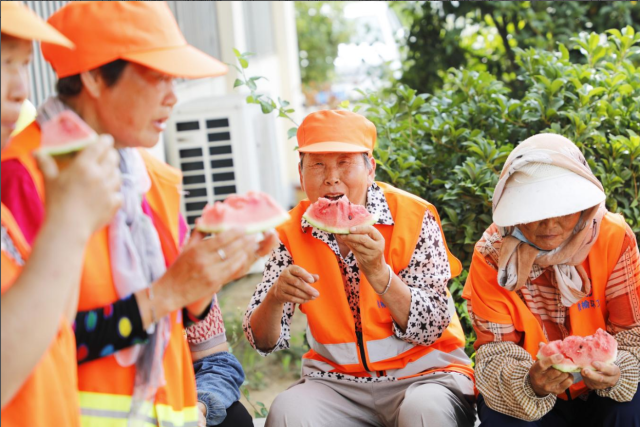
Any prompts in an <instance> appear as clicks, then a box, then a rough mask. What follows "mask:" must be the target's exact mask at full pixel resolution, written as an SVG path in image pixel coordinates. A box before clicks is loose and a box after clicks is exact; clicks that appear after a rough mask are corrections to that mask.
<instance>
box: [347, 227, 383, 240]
mask: <svg viewBox="0 0 640 427" xmlns="http://www.w3.org/2000/svg"><path fill="white" fill-rule="evenodd" d="M349 233H350V234H349V235H367V236H369V237H370V238H371V239H373V240H374V241H378V240H380V239H382V238H383V237H382V234H380V232H379V231H378V230H376V228H375V227H374V226H372V225H359V226H357V227H351V228H350V229H349Z"/></svg>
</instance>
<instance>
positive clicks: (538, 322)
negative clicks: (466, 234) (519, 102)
mask: <svg viewBox="0 0 640 427" xmlns="http://www.w3.org/2000/svg"><path fill="white" fill-rule="evenodd" d="M604 201H605V194H604V191H603V187H602V184H601V183H600V182H599V181H598V179H597V178H596V177H595V175H594V174H593V173H592V171H591V169H590V168H589V166H588V163H587V162H586V160H585V158H584V156H583V155H582V153H581V152H580V150H579V149H578V148H577V147H576V146H575V145H574V144H573V143H572V142H571V141H569V140H568V139H567V138H564V137H562V136H560V135H555V134H540V135H536V136H533V137H531V138H529V139H527V140H525V141H524V142H522V143H521V144H520V145H518V147H517V148H515V149H514V150H513V152H512V153H511V155H510V156H509V158H508V159H507V161H506V163H505V165H504V168H503V170H502V174H501V175H500V181H499V182H498V185H497V186H496V189H495V192H494V196H493V221H494V223H493V224H492V225H491V226H490V227H489V228H488V229H487V230H486V231H485V233H484V235H483V236H482V239H481V240H480V241H479V242H478V243H477V244H476V247H475V252H474V255H473V261H472V263H471V269H470V272H469V276H468V279H467V283H466V285H465V289H464V293H463V296H464V297H465V298H466V299H467V300H468V309H469V313H470V315H471V318H472V320H473V324H474V328H475V331H476V333H477V336H478V339H477V341H476V343H475V347H476V349H477V353H476V386H477V389H478V391H479V393H480V397H479V403H478V411H479V415H480V420H481V421H482V425H483V426H502V425H509V426H538V425H554V426H571V425H581V426H594V427H595V426H598V427H603V426H604V427H608V426H620V427H622V426H624V427H639V426H640V396H639V393H637V389H638V382H639V381H640V256H639V255H638V245H637V242H636V237H635V236H634V234H633V231H632V230H631V228H630V227H629V226H628V225H627V223H626V222H625V221H624V219H623V218H622V216H621V215H617V214H613V213H611V212H608V211H607V209H606V208H605V203H604ZM605 330H606V331H607V332H608V333H610V334H612V335H613V336H614V337H613V338H612V337H611V336H610V335H609V334H608V333H607V332H605ZM560 340H563V341H560ZM550 341H554V342H551V343H550ZM616 348H617V352H616ZM536 356H537V357H536ZM574 371H577V373H576V374H572V373H571V372H574Z"/></svg>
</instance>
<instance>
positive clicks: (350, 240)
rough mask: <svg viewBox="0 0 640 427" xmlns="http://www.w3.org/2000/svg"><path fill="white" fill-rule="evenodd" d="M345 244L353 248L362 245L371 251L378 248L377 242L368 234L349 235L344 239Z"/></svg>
mask: <svg viewBox="0 0 640 427" xmlns="http://www.w3.org/2000/svg"><path fill="white" fill-rule="evenodd" d="M344 242H345V243H347V244H350V245H352V246H355V245H360V246H364V247H366V248H370V249H373V248H375V247H376V241H375V240H373V239H372V238H371V236H369V235H368V234H349V235H347V236H345V237H344Z"/></svg>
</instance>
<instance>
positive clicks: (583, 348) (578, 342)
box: [537, 329, 618, 372]
mask: <svg viewBox="0 0 640 427" xmlns="http://www.w3.org/2000/svg"><path fill="white" fill-rule="evenodd" d="M558 353H560V354H562V355H563V356H564V360H563V361H562V362H560V363H557V364H555V365H553V367H554V368H556V369H557V370H559V371H562V372H580V371H581V370H582V369H584V368H592V367H593V366H592V363H593V362H602V363H607V364H611V363H613V362H614V361H615V360H616V356H617V355H618V343H617V341H616V340H615V338H614V337H613V336H611V335H610V334H609V333H607V332H606V331H604V330H602V329H598V330H597V331H596V333H595V334H593V335H590V336H588V337H579V336H570V337H567V338H565V339H564V340H558V341H552V342H550V343H549V344H547V345H545V346H544V347H542V348H541V349H540V351H539V352H538V356H537V357H538V359H539V360H543V359H545V358H549V357H551V356H553V355H554V354H558Z"/></svg>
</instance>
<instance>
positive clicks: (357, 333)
mask: <svg viewBox="0 0 640 427" xmlns="http://www.w3.org/2000/svg"><path fill="white" fill-rule="evenodd" d="M356 337H357V338H358V347H359V348H360V358H361V359H362V364H363V365H364V370H365V371H367V372H369V367H368V366H367V358H366V357H365V355H364V341H363V340H362V332H359V331H356Z"/></svg>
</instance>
